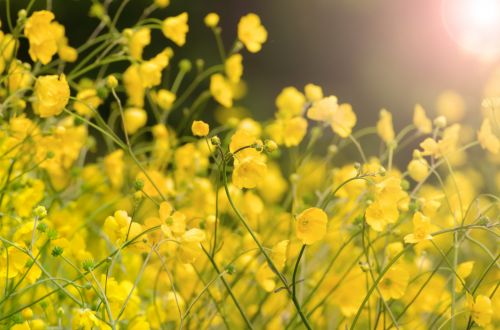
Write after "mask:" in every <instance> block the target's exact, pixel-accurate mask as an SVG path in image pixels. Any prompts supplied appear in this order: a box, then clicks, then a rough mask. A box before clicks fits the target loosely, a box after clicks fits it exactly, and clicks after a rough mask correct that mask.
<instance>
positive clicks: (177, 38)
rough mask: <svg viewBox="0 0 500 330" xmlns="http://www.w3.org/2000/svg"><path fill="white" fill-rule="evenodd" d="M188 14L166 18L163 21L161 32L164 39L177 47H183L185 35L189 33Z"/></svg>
mask: <svg viewBox="0 0 500 330" xmlns="http://www.w3.org/2000/svg"><path fill="white" fill-rule="evenodd" d="M187 22H188V13H186V12H184V13H182V14H180V15H178V16H174V17H168V18H166V19H165V20H164V21H163V25H162V31H163V34H164V35H165V37H167V38H168V39H170V40H172V41H173V42H174V43H176V44H177V46H181V47H182V46H184V44H185V43H186V34H187V33H188V31H189V25H188V24H187Z"/></svg>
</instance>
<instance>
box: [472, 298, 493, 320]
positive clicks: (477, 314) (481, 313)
mask: <svg viewBox="0 0 500 330" xmlns="http://www.w3.org/2000/svg"><path fill="white" fill-rule="evenodd" d="M467 305H468V307H469V310H470V316H471V317H472V320H473V321H474V322H476V323H477V324H478V325H479V326H482V327H485V326H487V325H488V324H490V323H491V317H492V316H493V308H492V306H491V299H490V298H489V297H487V296H484V295H481V294H480V295H478V296H477V297H476V301H474V298H473V297H472V296H471V295H470V294H468V293H467Z"/></svg>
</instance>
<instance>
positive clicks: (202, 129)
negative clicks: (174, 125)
mask: <svg viewBox="0 0 500 330" xmlns="http://www.w3.org/2000/svg"><path fill="white" fill-rule="evenodd" d="M209 130H210V128H209V126H208V124H207V123H205V122H204V121H201V120H195V121H193V124H192V125H191V131H192V132H193V135H195V136H207V135H208V132H209Z"/></svg>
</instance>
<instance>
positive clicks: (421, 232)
mask: <svg viewBox="0 0 500 330" xmlns="http://www.w3.org/2000/svg"><path fill="white" fill-rule="evenodd" d="M429 239H432V236H431V220H430V219H429V218H428V217H426V216H425V215H423V214H422V213H420V212H415V214H414V215H413V234H408V235H406V236H405V238H404V240H405V243H410V244H415V243H420V242H422V241H425V240H429Z"/></svg>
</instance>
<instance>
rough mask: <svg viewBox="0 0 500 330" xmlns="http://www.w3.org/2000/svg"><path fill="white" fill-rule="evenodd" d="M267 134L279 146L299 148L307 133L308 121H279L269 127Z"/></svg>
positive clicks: (298, 118)
mask: <svg viewBox="0 0 500 330" xmlns="http://www.w3.org/2000/svg"><path fill="white" fill-rule="evenodd" d="M267 132H268V133H269V135H270V136H271V138H272V139H273V140H274V141H275V142H276V143H278V144H284V145H285V146H287V147H293V146H297V145H299V144H300V142H302V140H303V139H304V136H305V135H306V133H307V120H305V119H304V118H302V117H299V116H297V117H293V118H285V119H277V120H276V121H275V122H273V123H272V124H271V125H269V126H268V127H267Z"/></svg>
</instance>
